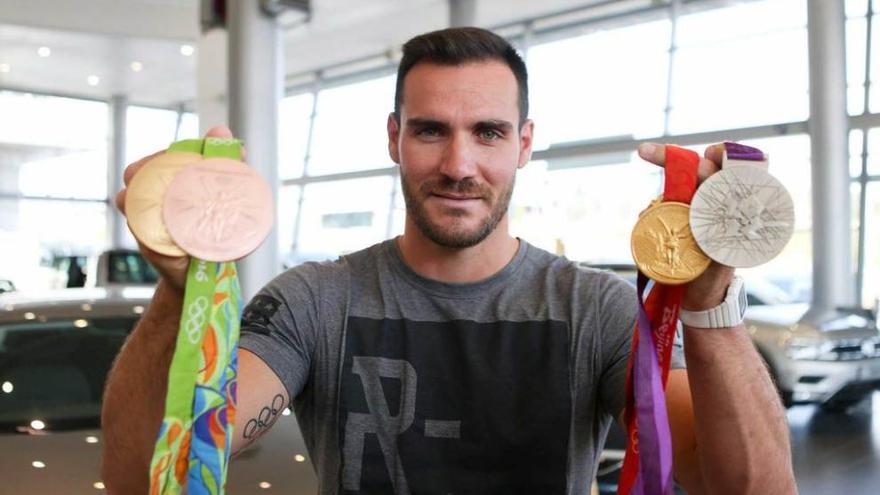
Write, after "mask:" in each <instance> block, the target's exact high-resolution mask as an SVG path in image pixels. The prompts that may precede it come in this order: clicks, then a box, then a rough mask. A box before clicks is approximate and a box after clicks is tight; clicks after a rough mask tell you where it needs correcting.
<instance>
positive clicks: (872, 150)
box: [859, 127, 880, 175]
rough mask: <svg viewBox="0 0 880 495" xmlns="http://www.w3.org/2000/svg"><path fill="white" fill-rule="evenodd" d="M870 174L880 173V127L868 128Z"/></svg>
mask: <svg viewBox="0 0 880 495" xmlns="http://www.w3.org/2000/svg"><path fill="white" fill-rule="evenodd" d="M859 173H861V170H860V171H859ZM868 175H880V127H875V128H873V129H868Z"/></svg>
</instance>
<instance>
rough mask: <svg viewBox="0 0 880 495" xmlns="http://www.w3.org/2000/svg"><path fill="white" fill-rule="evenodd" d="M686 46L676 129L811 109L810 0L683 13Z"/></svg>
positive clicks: (758, 121)
mask: <svg viewBox="0 0 880 495" xmlns="http://www.w3.org/2000/svg"><path fill="white" fill-rule="evenodd" d="M678 45H679V50H678V51H677V52H676V58H675V63H674V74H673V82H672V89H673V94H672V112H671V115H670V132H671V133H672V134H684V133H690V132H699V131H708V130H715V129H730V128H739V127H748V126H755V125H764V124H771V123H775V122H792V121H801V120H805V119H806V118H807V116H808V115H809V101H808V94H807V89H808V83H809V77H808V65H807V55H808V51H807V31H806V3H805V2H795V1H791V0H770V1H760V2H748V3H737V4H734V5H733V6H731V7H727V8H720V9H713V10H707V11H704V12H699V13H695V14H690V15H685V16H682V17H681V19H680V23H679V26H678ZM783 62H784V67H785V69H784V70H780V64H782V63H783Z"/></svg>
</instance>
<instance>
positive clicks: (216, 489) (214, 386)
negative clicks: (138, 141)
mask: <svg viewBox="0 0 880 495" xmlns="http://www.w3.org/2000/svg"><path fill="white" fill-rule="evenodd" d="M168 150H169V151H171V152H174V151H185V152H194V153H201V154H202V155H203V156H204V157H205V158H214V157H222V158H231V159H235V160H238V159H240V157H241V144H240V142H239V141H237V140H235V139H222V138H207V139H205V140H201V139H187V140H183V141H178V142H176V143H173V144H172V145H171V146H169V148H168ZM242 309H243V304H242V298H241V287H240V285H239V282H238V275H237V270H236V266H235V263H234V262H231V261H230V262H223V263H215V262H210V261H205V260H200V259H197V258H191V260H190V264H189V269H188V270H187V277H186V288H185V292H184V303H183V310H182V313H181V317H180V328H179V332H178V335H177V343H176V347H175V350H174V356H173V357H172V361H171V366H170V368H169V371H168V390H167V395H166V399H165V417H164V419H163V421H162V426H161V428H160V430H159V436H158V438H157V440H156V445H155V448H154V451H153V458H152V461H151V463H150V495H177V494H179V493H181V491H182V490H183V487H184V486H187V492H188V494H190V495H202V494H205V495H218V494H222V493H223V491H224V487H225V484H226V473H227V470H228V465H229V454H230V450H231V445H232V433H233V432H232V427H233V424H234V416H235V404H236V384H237V375H238V362H237V361H238V359H237V348H238V338H239V330H240V328H239V326H240V318H241V312H242Z"/></svg>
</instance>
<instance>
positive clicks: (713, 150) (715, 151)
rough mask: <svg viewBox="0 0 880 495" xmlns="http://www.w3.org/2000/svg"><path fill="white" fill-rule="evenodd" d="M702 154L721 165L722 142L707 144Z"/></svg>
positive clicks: (722, 154) (722, 155)
mask: <svg viewBox="0 0 880 495" xmlns="http://www.w3.org/2000/svg"><path fill="white" fill-rule="evenodd" d="M703 156H704V157H706V158H708V159H709V160H712V161H713V162H715V163H717V164H718V166H721V161H722V160H723V159H724V143H717V144H713V145H711V146H708V147H707V148H706V151H705V152H704V153H703Z"/></svg>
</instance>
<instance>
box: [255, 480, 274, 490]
mask: <svg viewBox="0 0 880 495" xmlns="http://www.w3.org/2000/svg"><path fill="white" fill-rule="evenodd" d="M258 486H259V487H260V488H262V489H263V490H266V489H267V488H272V483H269V482H268V481H261V482H260V484H259V485H258Z"/></svg>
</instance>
